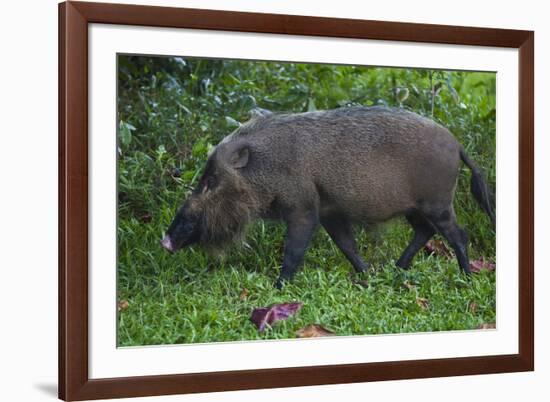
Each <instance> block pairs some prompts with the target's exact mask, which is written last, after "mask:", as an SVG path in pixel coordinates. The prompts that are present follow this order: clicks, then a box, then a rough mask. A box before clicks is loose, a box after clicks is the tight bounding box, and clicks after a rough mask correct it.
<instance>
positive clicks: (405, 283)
mask: <svg viewBox="0 0 550 402" xmlns="http://www.w3.org/2000/svg"><path fill="white" fill-rule="evenodd" d="M403 286H405V287H406V288H407V289H409V290H415V289H416V286H414V285H413V284H411V283H409V281H405V282H403Z"/></svg>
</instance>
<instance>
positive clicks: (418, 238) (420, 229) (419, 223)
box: [395, 211, 435, 269]
mask: <svg viewBox="0 0 550 402" xmlns="http://www.w3.org/2000/svg"><path fill="white" fill-rule="evenodd" d="M406 218H407V221H409V223H410V224H411V226H412V227H413V229H414V235H413V238H412V239H411V242H410V243H409V245H408V246H407V248H406V249H405V250H404V251H403V254H401V257H399V259H398V260H397V262H396V264H395V265H397V266H398V267H399V268H402V269H409V268H410V266H411V262H412V259H413V258H414V256H415V255H416V253H418V252H419V251H420V249H421V248H422V247H424V245H425V244H426V243H427V242H428V240H430V239H431V238H432V236H433V235H434V234H435V229H434V227H433V226H432V224H431V223H429V222H428V221H427V220H426V218H424V217H423V216H422V214H421V213H420V212H417V211H415V212H411V213H409V214H407V215H406Z"/></svg>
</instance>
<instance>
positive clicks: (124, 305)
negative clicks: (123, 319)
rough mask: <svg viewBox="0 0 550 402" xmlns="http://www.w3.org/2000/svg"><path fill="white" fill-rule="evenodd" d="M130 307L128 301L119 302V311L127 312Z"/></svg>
mask: <svg viewBox="0 0 550 402" xmlns="http://www.w3.org/2000/svg"><path fill="white" fill-rule="evenodd" d="M128 307H130V303H128V300H121V301H119V302H118V311H123V310H126V309H127V308H128Z"/></svg>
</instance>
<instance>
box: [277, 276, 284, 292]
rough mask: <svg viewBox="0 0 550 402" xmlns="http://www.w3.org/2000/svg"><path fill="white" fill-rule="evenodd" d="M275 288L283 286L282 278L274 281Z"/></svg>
mask: <svg viewBox="0 0 550 402" xmlns="http://www.w3.org/2000/svg"><path fill="white" fill-rule="evenodd" d="M275 288H277V289H279V290H281V289H282V288H283V280H282V279H281V278H279V279H277V281H275Z"/></svg>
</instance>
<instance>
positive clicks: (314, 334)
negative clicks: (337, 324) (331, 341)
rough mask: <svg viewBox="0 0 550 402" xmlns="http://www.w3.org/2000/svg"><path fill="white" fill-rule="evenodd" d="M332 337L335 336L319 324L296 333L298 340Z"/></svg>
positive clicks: (308, 326) (311, 325)
mask: <svg viewBox="0 0 550 402" xmlns="http://www.w3.org/2000/svg"><path fill="white" fill-rule="evenodd" d="M334 335H336V334H335V333H334V332H332V331H330V330H328V329H326V328H325V327H323V326H321V325H319V324H310V325H307V326H305V327H304V328H301V329H299V330H298V331H296V336H297V337H298V338H319V337H322V336H334Z"/></svg>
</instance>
